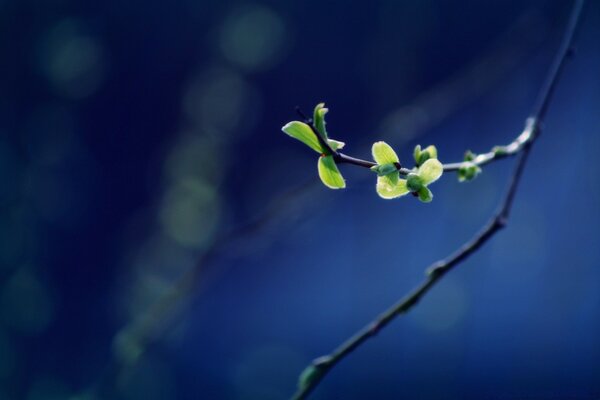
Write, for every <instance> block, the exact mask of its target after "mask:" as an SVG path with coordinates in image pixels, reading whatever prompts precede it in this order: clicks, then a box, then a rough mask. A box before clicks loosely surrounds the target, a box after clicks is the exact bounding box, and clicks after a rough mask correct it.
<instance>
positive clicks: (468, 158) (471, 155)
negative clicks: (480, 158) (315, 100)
mask: <svg viewBox="0 0 600 400" xmlns="http://www.w3.org/2000/svg"><path fill="white" fill-rule="evenodd" d="M475 157H477V154H475V153H473V152H472V151H471V150H467V151H466V152H465V157H464V158H463V160H465V161H473V160H474V159H475Z"/></svg>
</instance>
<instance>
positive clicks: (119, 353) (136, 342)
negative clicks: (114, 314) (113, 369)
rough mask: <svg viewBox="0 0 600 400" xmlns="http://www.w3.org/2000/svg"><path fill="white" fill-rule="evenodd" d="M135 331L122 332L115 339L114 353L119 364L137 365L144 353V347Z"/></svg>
mask: <svg viewBox="0 0 600 400" xmlns="http://www.w3.org/2000/svg"><path fill="white" fill-rule="evenodd" d="M141 339H142V338H140V336H139V335H138V334H137V332H136V331H135V330H126V329H124V330H121V331H120V332H119V333H118V334H117V335H116V336H115V338H114V341H113V352H114V354H115V358H116V359H117V360H118V362H120V363H122V364H124V365H133V364H135V363H136V362H137V361H138V360H139V358H140V357H141V355H142V354H143V353H144V346H143V344H142V342H141Z"/></svg>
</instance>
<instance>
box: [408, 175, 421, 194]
mask: <svg viewBox="0 0 600 400" xmlns="http://www.w3.org/2000/svg"><path fill="white" fill-rule="evenodd" d="M406 187H407V188H408V190H410V191H411V192H413V193H416V192H418V191H419V190H421V188H422V187H423V180H422V179H421V177H420V176H419V175H417V174H415V173H410V174H408V176H407V177H406Z"/></svg>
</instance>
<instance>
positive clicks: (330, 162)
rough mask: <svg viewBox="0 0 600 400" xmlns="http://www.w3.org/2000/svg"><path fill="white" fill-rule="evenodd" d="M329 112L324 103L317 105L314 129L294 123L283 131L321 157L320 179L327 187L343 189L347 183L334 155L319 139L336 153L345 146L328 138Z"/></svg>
mask: <svg viewBox="0 0 600 400" xmlns="http://www.w3.org/2000/svg"><path fill="white" fill-rule="evenodd" d="M327 111H328V109H327V108H325V104H324V103H320V104H317V106H316V107H315V111H314V116H313V124H314V129H313V128H312V127H311V126H310V125H308V124H307V123H305V122H301V121H292V122H288V123H287V124H285V125H284V126H283V128H281V130H282V131H283V132H285V133H286V134H288V135H289V136H291V137H293V138H294V139H297V140H299V141H301V142H302V143H304V144H305V145H307V146H308V147H310V148H311V149H313V150H314V151H316V152H317V153H319V154H320V155H321V157H319V161H318V164H317V169H318V172H319V177H320V178H321V181H322V182H323V184H324V185H325V186H327V187H328V188H330V189H343V188H345V187H346V181H345V180H344V177H343V176H342V174H341V173H340V170H339V169H338V167H337V165H336V163H335V160H334V158H333V154H332V153H331V151H330V150H329V149H328V148H327V147H326V146H324V145H323V144H322V143H321V140H319V138H318V137H317V133H318V134H319V135H320V136H321V139H322V140H323V141H327V144H328V145H329V147H330V148H331V150H333V151H334V152H336V151H338V150H340V149H341V148H343V147H344V145H345V143H344V142H340V141H338V140H334V139H329V138H328V136H327V131H326V129H325V114H327ZM315 131H316V132H317V133H315Z"/></svg>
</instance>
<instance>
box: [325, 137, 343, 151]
mask: <svg viewBox="0 0 600 400" xmlns="http://www.w3.org/2000/svg"><path fill="white" fill-rule="evenodd" d="M327 143H329V147H331V149H332V150H333V151H336V150H339V149H341V148H343V147H344V146H345V145H346V143H344V142H340V141H339V140H333V139H327Z"/></svg>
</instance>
